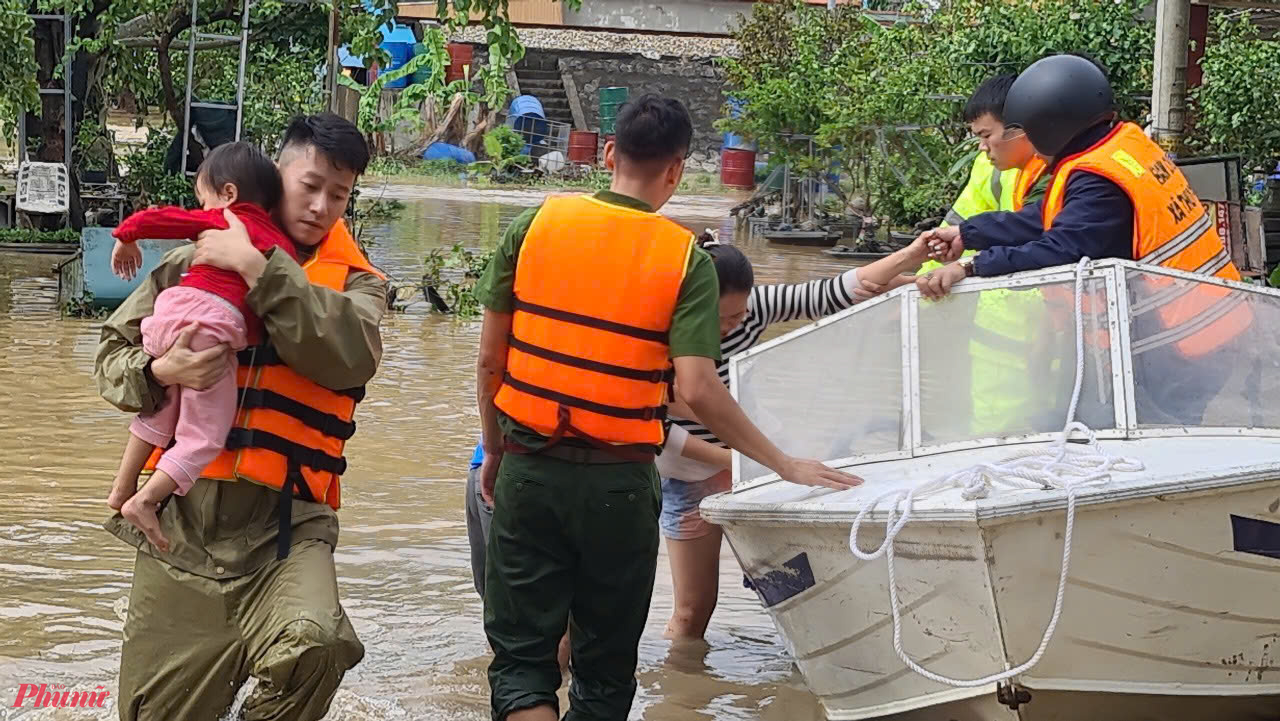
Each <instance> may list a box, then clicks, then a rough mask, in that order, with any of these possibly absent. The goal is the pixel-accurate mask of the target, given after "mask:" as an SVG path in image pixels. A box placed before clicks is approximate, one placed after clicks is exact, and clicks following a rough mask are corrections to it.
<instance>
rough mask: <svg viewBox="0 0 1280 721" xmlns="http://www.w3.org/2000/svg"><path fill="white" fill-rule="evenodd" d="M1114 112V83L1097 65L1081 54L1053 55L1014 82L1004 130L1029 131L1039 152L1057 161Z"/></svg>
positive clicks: (1005, 111)
mask: <svg viewBox="0 0 1280 721" xmlns="http://www.w3.org/2000/svg"><path fill="white" fill-rule="evenodd" d="M1114 111H1115V97H1114V95H1113V94H1112V91H1111V82H1110V81H1108V80H1107V76H1106V74H1104V73H1103V72H1102V70H1101V69H1100V68H1099V67H1098V66H1096V65H1094V64H1093V63H1091V62H1089V61H1088V60H1086V59H1085V58H1082V57H1079V56H1077V55H1051V56H1049V57H1047V58H1044V59H1042V60H1038V61H1036V62H1034V63H1032V64H1031V67H1029V68H1027V69H1026V70H1023V71H1022V74H1021V75H1019V76H1018V79H1017V80H1015V81H1014V82H1013V87H1011V88H1010V89H1009V96H1008V98H1007V99H1006V100H1005V101H1004V127H1005V128H1007V129H1014V128H1016V129H1021V130H1023V131H1025V132H1026V134H1027V139H1028V140H1030V141H1031V145H1032V146H1034V147H1035V149H1036V152H1037V153H1040V154H1041V155H1044V156H1046V157H1050V158H1053V157H1057V156H1058V155H1059V154H1060V153H1061V152H1062V150H1063V148H1065V147H1067V144H1068V143H1070V142H1071V141H1072V140H1073V139H1074V138H1076V137H1077V136H1078V135H1080V134H1081V133H1083V132H1084V131H1086V130H1088V129H1089V128H1092V127H1093V126H1095V125H1097V124H1098V123H1101V122H1103V121H1105V120H1108V119H1110V118H1111V117H1112V116H1113V115H1114Z"/></svg>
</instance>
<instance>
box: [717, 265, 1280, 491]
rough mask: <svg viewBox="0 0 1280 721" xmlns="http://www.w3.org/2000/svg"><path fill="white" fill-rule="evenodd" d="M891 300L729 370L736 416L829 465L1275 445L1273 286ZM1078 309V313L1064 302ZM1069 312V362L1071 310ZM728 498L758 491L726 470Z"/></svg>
mask: <svg viewBox="0 0 1280 721" xmlns="http://www.w3.org/2000/svg"><path fill="white" fill-rule="evenodd" d="M1080 273H1081V276H1080V277H1081V281H1082V282H1081V284H1080V289H1081V290H1080V293H1079V294H1078V295H1077V292H1076V286H1077V283H1076V280H1077V270H1076V269H1075V268H1072V267H1060V268H1050V269H1046V270H1041V271H1033V272H1030V273H1020V274H1017V275H1014V276H1006V277H1001V278H991V279H971V280H968V281H965V282H964V283H961V284H959V285H957V286H956V287H955V288H954V289H953V292H952V295H951V296H950V297H948V298H946V299H944V300H942V301H931V300H928V299H926V298H923V297H922V296H920V294H919V293H918V292H917V291H916V290H915V288H914V287H911V286H908V287H907V288H903V289H899V290H897V291H895V292H894V293H891V294H888V295H886V296H883V297H881V298H877V299H875V300H872V301H868V302H865V303H862V304H860V305H858V306H855V307H854V308H851V309H849V310H847V311H844V312H842V313H840V314H838V315H835V316H832V317H830V318H826V319H824V320H822V321H819V322H817V323H814V324H811V325H809V326H806V327H804V328H801V329H799V330H797V331H794V332H792V333H790V334H788V335H786V336H783V337H781V338H778V339H776V340H774V341H771V342H769V343H766V344H763V345H761V346H758V347H757V348H755V349H753V350H751V351H750V352H748V353H746V354H743V355H741V356H738V357H736V358H734V359H733V361H732V363H731V366H732V370H731V378H732V385H733V391H734V393H735V395H736V397H737V398H738V400H739V402H740V403H741V404H742V407H743V408H744V410H746V412H747V415H748V416H749V417H750V418H751V419H752V420H753V421H755V422H756V424H757V425H759V426H760V428H761V430H763V431H764V432H765V433H766V434H768V435H769V436H770V437H771V438H772V439H773V440H774V442H776V443H777V444H778V445H779V446H780V447H781V448H783V449H785V450H786V451H787V452H788V453H792V454H796V455H801V456H805V457H810V458H821V459H824V460H826V461H828V462H832V463H834V464H836V465H849V464H856V463H864V462H870V461H876V460H888V459H893V458H906V457H911V456H919V455H928V454H931V453H939V452H945V451H951V450H960V449H965V448H975V447H982V446H990V445H998V444H1006V443H1021V442H1038V441H1045V440H1051V439H1053V438H1054V437H1055V435H1056V434H1057V433H1060V432H1061V430H1062V428H1063V426H1064V425H1065V423H1066V419H1067V413H1068V407H1069V405H1070V401H1071V398H1072V390H1073V387H1074V383H1075V379H1076V372H1077V367H1078V366H1079V365H1080V364H1083V369H1082V371H1083V372H1082V384H1081V393H1080V397H1079V402H1078V407H1077V409H1076V413H1075V419H1076V420H1078V421H1080V422H1082V423H1084V424H1086V425H1087V426H1088V427H1089V428H1091V429H1093V430H1094V431H1095V432H1096V433H1097V435H1098V437H1100V438H1133V437H1142V436H1152V435H1173V434H1179V435H1181V434H1192V435H1216V434H1232V435H1239V434H1242V433H1249V434H1258V435H1280V374H1278V373H1276V372H1275V368H1276V367H1277V365H1280V291H1274V290H1270V289H1264V288H1261V287H1257V286H1251V285H1245V284H1241V283H1224V282H1222V281H1217V280H1216V279H1209V278H1204V277H1202V276H1192V275H1190V274H1187V273H1179V272H1177V271H1170V270H1166V269H1163V268H1156V267H1153V266H1148V265H1140V264H1137V263H1133V262H1130V261H1117V260H1109V261H1101V262H1096V263H1093V264H1092V265H1091V266H1090V267H1089V268H1088V269H1086V270H1083V271H1080ZM1077 301H1078V302H1077ZM1077 305H1078V306H1079V308H1080V311H1081V316H1080V319H1081V324H1082V330H1083V334H1082V336H1081V341H1082V343H1081V346H1082V347H1081V349H1080V350H1081V352H1077V338H1076V315H1075V313H1076V308H1077ZM736 464H737V465H736V468H735V487H737V488H741V487H742V486H743V485H744V484H746V483H749V482H751V481H754V480H760V479H765V478H768V477H769V475H770V472H769V471H768V469H766V468H764V467H763V466H760V465H758V464H756V463H755V462H753V461H751V460H750V459H747V458H745V457H741V456H739V457H738V458H737V459H736Z"/></svg>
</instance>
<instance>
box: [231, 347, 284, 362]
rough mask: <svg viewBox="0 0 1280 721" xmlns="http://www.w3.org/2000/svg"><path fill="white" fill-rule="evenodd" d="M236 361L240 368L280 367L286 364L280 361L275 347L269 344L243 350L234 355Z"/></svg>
mask: <svg viewBox="0 0 1280 721" xmlns="http://www.w3.org/2000/svg"><path fill="white" fill-rule="evenodd" d="M236 360H238V361H240V365H242V366H282V365H286V363H285V362H284V361H283V360H281V359H280V354H279V353H278V352H276V347H275V346H273V345H271V344H270V343H263V344H261V345H256V346H253V347H252V348H245V349H244V350H242V351H239V352H238V353H236Z"/></svg>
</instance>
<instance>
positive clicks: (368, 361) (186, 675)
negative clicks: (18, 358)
mask: <svg viewBox="0 0 1280 721" xmlns="http://www.w3.org/2000/svg"><path fill="white" fill-rule="evenodd" d="M368 162H369V151H368V146H367V145H366V143H365V139H364V136H363V135H362V134H361V133H360V131H359V130H357V129H356V128H355V126H353V125H352V124H351V123H349V122H347V121H346V120H343V119H342V118H339V117H338V116H336V115H330V114H324V115H313V116H307V117H300V118H296V119H295V120H294V121H293V122H292V123H291V124H290V126H289V128H288V130H287V131H286V132H285V136H284V139H283V141H282V143H281V151H280V156H279V157H278V159H277V160H276V165H277V167H278V168H279V170H280V176H281V180H282V182H283V196H282V199H281V202H280V204H279V208H278V210H277V217H276V221H277V223H278V224H279V226H280V228H281V229H282V230H284V231H285V232H287V233H288V234H289V236H290V237H292V238H293V240H294V242H295V243H296V246H297V252H298V261H296V262H295V261H294V259H293V258H291V257H289V256H288V255H287V254H285V253H281V252H276V251H274V250H273V251H271V252H269V253H267V254H263V253H261V252H259V251H258V250H257V249H256V248H254V246H253V245H252V244H251V243H250V241H249V237H248V235H247V234H246V232H245V228H244V225H243V224H242V223H240V222H239V221H238V220H235V218H234V215H233V216H232V217H230V218H228V223H229V225H230V228H229V229H228V230H221V231H209V232H205V233H202V234H201V235H200V240H199V243H198V244H196V245H188V246H185V247H183V248H179V249H177V250H175V251H173V252H171V253H169V254H168V255H167V256H165V258H164V260H163V261H162V262H161V263H160V265H159V266H158V267H157V268H156V269H155V270H154V271H153V272H152V273H151V274H150V275H149V276H148V277H147V278H145V279H143V281H142V284H141V285H140V286H139V287H138V289H137V290H135V291H134V292H133V293H132V294H131V295H130V296H129V298H128V299H126V300H125V302H124V304H122V305H121V306H120V308H119V309H117V310H116V312H115V313H113V314H112V316H111V317H110V318H108V319H107V321H106V322H105V323H104V324H103V327H102V341H101V343H100V345H99V347H98V354H97V359H96V367H95V376H96V379H97V382H98V387H99V390H100V391H101V393H102V395H103V397H104V398H105V399H106V400H108V401H109V402H111V403H112V404H114V405H115V406H117V407H119V408H121V409H122V410H126V411H131V412H149V411H153V410H154V409H155V408H156V407H157V406H158V404H159V403H161V402H162V401H163V400H164V398H165V393H166V388H167V387H169V386H174V385H177V386H182V387H186V388H195V389H200V388H207V387H208V386H210V385H212V384H213V383H214V382H216V381H217V380H219V378H220V376H221V374H222V373H223V372H225V370H226V369H227V368H228V367H229V364H228V362H227V358H226V354H227V352H228V350H227V349H226V348H225V347H221V346H213V347H211V348H199V347H197V348H194V349H193V348H192V343H191V341H192V334H193V333H194V331H195V328H190V327H189V328H187V329H184V330H183V331H182V334H181V335H180V336H179V338H178V340H177V341H175V342H174V344H173V345H172V346H170V348H169V350H168V351H167V352H165V353H164V354H163V355H160V356H156V357H151V356H149V355H147V353H146V352H145V351H144V350H143V348H142V346H141V332H140V325H141V321H142V319H143V318H145V317H147V316H148V315H150V314H151V309H152V306H153V305H154V303H155V299H156V296H157V295H159V293H160V291H162V290H164V289H165V288H169V287H172V286H175V285H177V284H178V282H179V280H180V279H181V277H182V275H183V273H184V272H186V270H187V268H188V267H190V266H191V265H193V264H200V263H204V264H209V265H212V266H215V267H219V268H223V269H225V270H230V271H234V272H236V273H238V274H239V275H240V276H241V277H242V278H243V279H244V281H245V283H246V284H247V285H248V288H249V290H248V293H247V294H246V295H245V302H246V304H247V305H248V306H249V308H250V310H251V311H252V312H253V314H254V315H256V316H258V317H259V318H261V320H262V323H263V326H264V328H265V335H266V342H265V343H264V344H262V345H259V346H256V347H253V348H249V349H246V350H245V351H242V352H241V353H240V355H239V361H240V364H239V371H238V373H237V378H236V383H237V386H239V390H238V392H237V396H238V408H237V413H236V419H235V426H234V427H233V429H232V431H231V434H230V435H229V437H228V438H227V442H226V444H225V450H224V451H223V452H222V453H221V454H220V455H219V456H218V457H217V458H216V459H215V460H214V461H213V462H212V463H211V464H210V465H208V466H207V467H205V469H204V471H203V472H202V473H201V474H200V478H199V479H197V480H196V481H195V484H194V485H193V486H192V487H191V489H190V491H189V492H188V493H187V494H186V495H184V496H171V497H170V498H169V499H168V503H167V504H165V505H164V506H163V510H162V511H161V513H160V515H159V519H160V528H161V530H162V532H163V533H164V535H165V536H166V537H167V538H168V539H169V541H170V545H169V548H168V549H160V548H157V547H155V546H153V545H151V544H150V543H148V542H147V539H146V538H145V537H143V535H142V534H141V533H139V532H138V531H137V529H135V528H134V527H133V526H132V525H131V524H129V523H128V522H127V521H125V520H124V519H123V518H122V517H121V516H120V515H116V516H115V517H114V518H112V519H111V520H109V521H108V522H107V530H109V531H110V532H111V533H113V534H115V535H116V536H117V537H119V538H120V539H121V540H123V541H125V542H126V543H129V544H131V545H134V546H136V547H137V549H138V554H137V560H136V561H135V562H134V571H133V588H132V591H131V592H130V596H129V615H128V618H127V619H126V620H125V624H124V646H123V649H122V651H121V658H120V693H119V707H120V718H121V721H169V720H170V719H196V718H210V719H211V718H217V717H219V716H221V715H222V714H223V713H224V712H225V710H226V709H227V708H228V707H229V706H230V705H231V703H232V701H234V700H235V697H236V694H237V692H238V691H239V690H240V687H241V686H242V684H243V683H244V682H245V681H246V680H247V679H248V678H249V676H251V675H252V676H256V677H257V678H258V681H259V683H258V684H257V686H256V689H255V691H254V692H253V693H252V694H250V695H249V696H248V697H247V700H246V701H245V705H244V715H245V717H246V718H272V719H281V720H282V721H315V720H317V719H320V718H321V717H323V716H324V715H325V713H326V712H327V711H328V708H329V703H330V701H331V700H332V699H333V696H334V693H336V692H337V689H338V685H339V684H340V683H341V681H342V677H343V674H344V673H345V672H346V670H347V669H349V668H351V667H352V666H354V665H355V664H357V663H358V662H359V661H360V659H361V658H362V657H363V655H364V647H363V646H362V645H361V643H360V640H359V639H358V638H357V637H356V635H355V630H354V629H353V628H352V627H351V623H350V621H349V620H348V619H347V616H346V613H345V612H344V611H343V609H342V606H341V605H340V604H339V603H338V587H337V580H336V576H335V572H334V564H333V549H334V546H335V545H336V544H337V542H338V519H337V514H336V513H335V510H336V509H337V508H338V506H339V503H340V500H339V499H340V494H339V476H341V475H342V473H343V471H344V470H345V469H346V460H345V459H344V458H343V446H344V444H345V442H346V440H347V439H348V438H350V437H351V435H352V434H353V433H354V432H355V423H354V421H353V414H354V411H355V407H356V404H357V403H358V402H359V401H360V399H361V398H362V397H363V395H364V385H365V383H366V382H368V380H369V379H370V378H372V377H373V374H374V371H375V370H376V369H377V366H378V362H379V360H380V358H381V355H382V341H381V337H380V335H379V330H378V325H379V322H380V321H381V319H382V314H383V312H384V311H385V310H386V287H387V286H386V280H385V278H383V276H382V274H381V273H379V272H378V271H377V270H376V269H374V268H373V266H372V265H370V264H369V261H368V260H367V259H366V258H365V256H364V254H363V253H362V252H361V251H360V248H359V247H358V246H357V245H356V243H355V241H354V240H353V239H352V238H351V234H350V233H349V232H348V231H347V228H346V226H345V224H344V223H343V221H342V213H343V212H344V211H345V209H346V207H347V202H348V199H349V198H350V195H351V193H352V190H353V187H354V185H355V182H356V178H357V177H358V176H359V175H360V174H361V173H362V172H364V169H365V166H366V165H367V164H368ZM160 453H161V451H158V452H157V455H156V457H153V458H152V461H151V465H152V466H154V462H155V460H156V458H157V457H158V456H159V454H160Z"/></svg>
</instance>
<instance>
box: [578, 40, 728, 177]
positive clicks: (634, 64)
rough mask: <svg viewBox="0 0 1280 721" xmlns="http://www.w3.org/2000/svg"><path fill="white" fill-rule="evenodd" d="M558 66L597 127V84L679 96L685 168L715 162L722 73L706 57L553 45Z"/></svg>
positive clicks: (711, 165) (711, 167)
mask: <svg viewBox="0 0 1280 721" xmlns="http://www.w3.org/2000/svg"><path fill="white" fill-rule="evenodd" d="M556 55H557V56H558V57H559V62H560V71H561V73H562V74H564V75H567V76H569V77H570V78H572V80H573V84H574V86H576V89H577V92H578V97H579V101H580V103H581V105H582V111H583V114H584V116H585V119H586V122H587V127H588V128H590V129H592V130H595V129H598V128H599V127H600V88H602V87H616V86H621V87H625V88H628V90H629V95H630V97H636V96H637V95H642V94H644V93H659V94H662V95H669V96H672V97H675V98H679V99H680V100H681V101H682V102H683V103H684V104H685V106H686V107H688V108H689V114H690V115H692V116H693V155H692V156H691V157H690V159H689V164H688V166H689V168H690V169H692V170H705V171H707V172H713V171H715V170H717V169H718V168H719V167H720V146H721V145H722V143H723V139H724V137H723V133H721V132H719V131H717V130H716V129H715V127H714V123H715V121H716V120H717V119H718V118H719V117H720V108H721V106H722V105H724V95H723V93H722V88H723V86H724V73H723V71H721V70H720V68H718V67H716V66H715V65H714V63H713V62H712V61H711V60H710V59H694V58H676V57H662V58H659V59H657V60H651V59H648V58H643V57H637V56H634V55H615V54H610V53H582V52H565V51H557V52H556Z"/></svg>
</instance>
